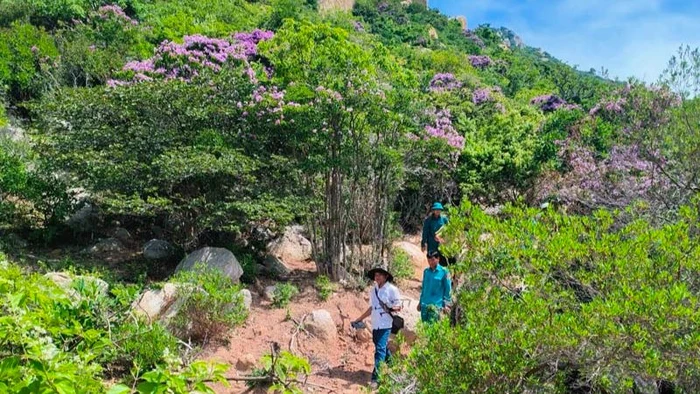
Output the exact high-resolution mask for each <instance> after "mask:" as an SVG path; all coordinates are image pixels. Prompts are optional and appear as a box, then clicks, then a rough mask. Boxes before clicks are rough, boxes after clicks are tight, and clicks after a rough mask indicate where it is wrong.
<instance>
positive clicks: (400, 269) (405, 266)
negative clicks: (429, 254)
mask: <svg viewBox="0 0 700 394" xmlns="http://www.w3.org/2000/svg"><path fill="white" fill-rule="evenodd" d="M389 272H391V273H392V274H393V275H394V277H395V278H399V279H410V278H413V275H414V269H413V263H411V258H410V256H409V255H408V253H406V252H404V251H403V250H401V249H394V250H392V252H391V260H390V262H389Z"/></svg>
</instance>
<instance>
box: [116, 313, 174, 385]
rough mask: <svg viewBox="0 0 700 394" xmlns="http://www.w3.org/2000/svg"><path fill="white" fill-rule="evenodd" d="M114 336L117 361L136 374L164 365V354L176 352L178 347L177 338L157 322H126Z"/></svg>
mask: <svg viewBox="0 0 700 394" xmlns="http://www.w3.org/2000/svg"><path fill="white" fill-rule="evenodd" d="M115 337H116V338H118V339H115V345H117V347H118V348H119V358H118V360H119V361H118V362H119V363H120V364H122V365H124V366H125V367H129V368H131V372H132V373H136V374H137V376H141V375H142V374H143V373H144V372H147V371H150V370H152V369H153V368H156V367H158V366H162V365H164V356H165V355H167V354H177V350H178V349H179V345H178V342H177V339H176V338H175V337H173V335H172V334H170V332H168V330H166V329H165V327H163V326H161V325H160V324H159V323H153V324H146V323H144V322H142V321H134V322H126V323H124V324H122V325H121V326H119V328H118V329H117V330H116V331H115Z"/></svg>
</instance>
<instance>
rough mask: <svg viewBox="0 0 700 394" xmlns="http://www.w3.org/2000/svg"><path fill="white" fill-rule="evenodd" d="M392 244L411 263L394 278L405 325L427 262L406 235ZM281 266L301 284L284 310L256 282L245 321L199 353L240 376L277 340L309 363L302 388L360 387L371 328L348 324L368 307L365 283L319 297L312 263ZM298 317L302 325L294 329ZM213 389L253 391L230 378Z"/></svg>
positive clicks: (367, 366) (366, 372) (365, 379)
mask: <svg viewBox="0 0 700 394" xmlns="http://www.w3.org/2000/svg"><path fill="white" fill-rule="evenodd" d="M413 241H414V242H415V240H413ZM397 246H400V247H401V248H402V249H404V250H405V251H407V252H409V255H412V262H413V264H414V266H415V268H416V270H415V271H416V276H415V277H414V278H413V279H410V280H403V281H399V282H398V283H397V285H398V286H399V288H400V290H401V292H402V297H403V298H404V299H405V308H404V309H405V312H404V317H405V318H406V320H407V325H408V326H411V325H412V326H415V322H416V320H417V313H416V312H415V299H417V298H418V296H419V292H420V280H419V278H420V275H421V273H422V270H423V268H424V267H426V266H427V262H424V260H425V259H424V258H423V257H422V256H423V255H422V253H420V248H418V247H417V246H416V245H415V243H412V242H411V240H407V241H406V242H403V243H401V244H400V245H397ZM286 265H287V266H289V268H290V269H291V271H292V279H291V281H292V282H293V283H295V284H296V285H297V286H298V287H299V289H300V294H299V295H298V296H297V297H295V298H294V300H293V301H292V303H291V304H290V306H289V313H287V310H286V309H277V308H274V307H273V306H272V304H271V302H270V301H268V300H266V299H265V297H264V294H263V293H264V291H263V290H262V289H263V288H264V287H265V286H266V285H269V284H271V283H262V284H260V286H256V287H257V288H258V291H256V290H255V289H254V288H251V289H250V290H251V293H252V295H253V302H252V305H251V310H250V316H249V318H248V320H247V322H246V323H245V324H244V325H243V326H241V327H239V328H236V329H235V330H233V331H232V332H231V334H230V338H229V342H230V343H229V344H228V345H226V346H210V347H209V348H208V349H206V351H205V353H204V354H203V356H202V358H204V359H208V360H216V361H220V362H225V363H227V364H229V365H231V369H230V370H229V373H228V376H229V377H236V376H244V375H246V374H248V373H250V371H251V370H252V369H253V368H254V367H255V363H256V362H257V361H258V360H260V358H261V357H262V356H263V355H264V354H269V352H270V346H271V344H272V343H278V344H279V345H280V346H281V348H282V349H283V350H289V351H291V352H292V353H294V354H297V355H301V356H304V357H306V358H307V359H308V360H309V361H310V362H311V364H312V368H313V369H312V375H311V376H309V378H308V383H309V384H308V385H306V386H305V387H303V390H304V392H309V393H361V392H365V391H366V387H367V385H368V383H369V381H370V374H371V371H372V367H373V357H374V347H373V345H372V341H371V333H370V331H369V330H362V331H357V330H355V329H353V328H351V327H350V322H351V321H352V320H354V319H356V318H357V316H359V315H360V314H361V313H362V312H363V311H364V310H365V309H366V308H367V306H368V299H369V287H367V288H366V290H365V291H362V292H358V291H354V290H345V289H338V290H337V291H336V292H334V293H333V295H332V296H331V297H330V298H329V299H328V300H327V301H321V300H320V299H319V297H318V294H317V291H316V290H315V288H314V287H313V283H314V278H315V275H316V274H315V265H314V263H313V262H311V261H308V262H286ZM323 311H326V312H327V314H326V313H324V312H323ZM289 317H291V318H289ZM302 321H303V322H304V323H303V327H305V329H299V327H300V325H299V323H301V322H302ZM367 322H368V323H369V319H367ZM324 323H325V324H324ZM405 350H406V349H404V351H405ZM215 389H216V391H217V393H243V392H256V391H249V390H248V388H247V387H246V386H245V384H243V383H232V385H231V387H228V388H227V387H224V386H222V385H218V386H216V387H215ZM260 392H265V391H264V390H261V391H260Z"/></svg>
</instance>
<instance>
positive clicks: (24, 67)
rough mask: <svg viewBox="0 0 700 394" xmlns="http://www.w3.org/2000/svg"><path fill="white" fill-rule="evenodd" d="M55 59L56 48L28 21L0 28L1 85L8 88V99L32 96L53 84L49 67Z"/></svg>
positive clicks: (56, 54)
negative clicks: (27, 22)
mask: <svg viewBox="0 0 700 394" xmlns="http://www.w3.org/2000/svg"><path fill="white" fill-rule="evenodd" d="M57 60H58V49H56V44H55V43H54V40H53V38H52V37H51V36H50V35H49V34H48V33H46V32H45V31H43V30H41V29H39V28H36V27H34V26H32V25H29V24H22V23H14V24H12V26H10V28H7V29H0V85H4V86H6V87H7V97H8V99H9V101H10V102H18V101H23V100H27V99H29V98H35V97H38V96H40V95H41V94H42V93H43V92H45V91H46V90H47V89H49V87H50V86H51V84H52V83H53V82H52V80H51V78H50V77H49V75H48V74H49V71H50V68H52V67H54V63H55V62H56V61H57Z"/></svg>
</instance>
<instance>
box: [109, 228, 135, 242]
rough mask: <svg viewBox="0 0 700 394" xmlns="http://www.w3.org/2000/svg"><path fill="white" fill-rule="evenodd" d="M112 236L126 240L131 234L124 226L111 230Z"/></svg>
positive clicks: (122, 240)
mask: <svg viewBox="0 0 700 394" xmlns="http://www.w3.org/2000/svg"><path fill="white" fill-rule="evenodd" d="M112 236H113V237H114V238H116V239H118V240H120V241H121V242H128V241H129V240H130V239H131V234H130V233H129V231H128V230H127V229H125V228H121V227H117V228H115V229H114V231H112Z"/></svg>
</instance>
